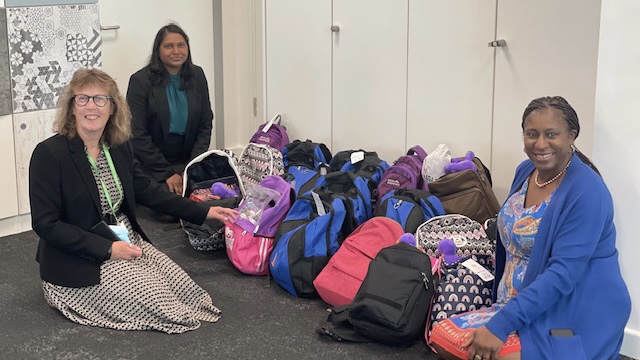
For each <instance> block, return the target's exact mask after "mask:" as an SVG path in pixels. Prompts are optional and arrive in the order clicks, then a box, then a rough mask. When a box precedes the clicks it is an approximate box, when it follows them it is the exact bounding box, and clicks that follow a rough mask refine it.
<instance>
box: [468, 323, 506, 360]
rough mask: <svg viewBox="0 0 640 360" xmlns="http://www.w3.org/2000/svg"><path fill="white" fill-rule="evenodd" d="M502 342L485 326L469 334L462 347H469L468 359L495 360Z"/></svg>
mask: <svg viewBox="0 0 640 360" xmlns="http://www.w3.org/2000/svg"><path fill="white" fill-rule="evenodd" d="M502 345H503V342H502V340H500V339H499V338H497V337H496V336H495V335H493V334H492V333H491V331H489V329H487V328H486V327H485V326H481V327H479V328H478V329H477V330H476V331H474V332H472V333H470V334H469V337H468V338H467V341H466V342H465V343H464V344H462V347H464V348H468V349H469V353H468V354H469V356H468V360H497V359H498V353H499V352H500V349H502Z"/></svg>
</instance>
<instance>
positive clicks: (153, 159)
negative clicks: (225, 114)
mask: <svg viewBox="0 0 640 360" xmlns="http://www.w3.org/2000/svg"><path fill="white" fill-rule="evenodd" d="M150 74H151V72H150V70H149V66H146V67H144V68H142V69H141V70H139V71H138V72H136V73H135V74H133V75H131V78H130V79H129V88H128V90H127V102H128V103H129V108H130V109H131V114H132V115H133V119H132V122H133V124H132V125H133V140H132V143H133V149H134V151H135V154H136V156H137V157H138V160H140V162H141V163H142V165H143V166H144V168H145V170H147V172H148V173H150V174H151V176H152V177H153V179H154V180H156V181H157V182H162V181H164V180H166V179H167V178H168V177H170V176H171V175H173V174H174V173H175V171H174V169H173V167H172V166H171V165H172V164H170V163H169V162H168V161H167V159H166V158H165V155H164V154H166V153H165V146H166V139H167V137H168V136H169V116H170V115H169V102H168V101H167V91H166V85H164V84H158V85H152V84H151V81H150V80H149V79H150ZM186 93H187V103H188V107H189V114H188V117H187V129H186V132H185V134H184V147H183V149H182V155H183V162H184V164H186V163H187V162H189V160H191V159H193V158H194V157H196V156H198V155H200V154H202V153H203V152H205V151H207V150H208V149H209V143H210V142H211V127H212V120H213V111H212V110H211V101H210V99H209V87H208V85H207V79H206V77H205V76H204V72H203V71H202V68H201V67H199V66H196V65H193V78H192V81H191V82H190V85H189V86H188V87H187V88H186ZM181 175H182V174H181Z"/></svg>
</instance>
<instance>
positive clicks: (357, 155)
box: [351, 151, 364, 164]
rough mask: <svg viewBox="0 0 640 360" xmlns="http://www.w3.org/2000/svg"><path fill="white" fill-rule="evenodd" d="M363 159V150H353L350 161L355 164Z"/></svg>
mask: <svg viewBox="0 0 640 360" xmlns="http://www.w3.org/2000/svg"><path fill="white" fill-rule="evenodd" d="M362 160H364V151H354V152H352V153H351V163H352V164H357V163H359V162H360V161H362Z"/></svg>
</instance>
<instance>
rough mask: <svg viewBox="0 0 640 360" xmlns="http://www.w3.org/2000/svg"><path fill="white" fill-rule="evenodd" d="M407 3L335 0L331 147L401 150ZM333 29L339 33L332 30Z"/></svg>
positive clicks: (390, 154) (388, 154)
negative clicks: (336, 27)
mask: <svg viewBox="0 0 640 360" xmlns="http://www.w3.org/2000/svg"><path fill="white" fill-rule="evenodd" d="M408 6H409V4H408V0H393V1H388V0H334V1H333V25H336V26H339V31H334V32H333V34H334V35H333V42H334V47H333V116H332V119H333V129H332V140H333V142H332V149H333V151H334V153H335V152H337V151H340V150H348V149H358V148H362V149H365V150H369V151H372V150H375V151H377V152H378V155H379V156H380V157H381V158H382V159H384V160H387V161H388V162H391V161H393V160H395V159H396V158H397V157H398V156H400V155H401V154H402V153H404V152H405V151H406V138H405V136H406V134H405V131H406V118H407V114H406V109H407V107H406V95H407V22H408V15H407V14H408ZM336 30H338V29H336Z"/></svg>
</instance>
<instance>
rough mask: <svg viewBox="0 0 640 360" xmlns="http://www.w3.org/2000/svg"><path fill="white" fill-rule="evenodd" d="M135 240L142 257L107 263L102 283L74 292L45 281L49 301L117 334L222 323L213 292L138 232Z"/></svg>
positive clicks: (81, 320) (179, 330) (175, 330)
mask: <svg viewBox="0 0 640 360" xmlns="http://www.w3.org/2000/svg"><path fill="white" fill-rule="evenodd" d="M130 238H131V240H132V242H133V243H134V244H135V245H137V246H139V247H140V248H141V249H142V253H143V255H142V257H140V258H136V259H134V260H108V261H105V262H104V263H103V264H102V267H101V269H100V284H98V285H93V286H88V287H82V288H69V287H64V286H58V285H53V284H51V283H48V282H43V284H42V287H43V290H44V296H45V298H46V300H47V303H48V304H49V305H51V306H52V307H54V308H56V309H58V310H60V311H61V312H62V313H63V314H64V316H66V317H67V318H69V319H70V320H72V321H74V322H76V323H78V324H82V325H90V326H97V327H104V328H111V329H117V330H158V331H163V332H166V333H169V334H173V333H183V332H185V331H189V330H195V329H197V328H198V327H200V321H208V322H216V321H218V319H220V316H221V312H220V310H218V309H217V308H216V307H215V306H214V305H213V302H212V300H211V297H210V296H209V294H207V292H206V291H204V289H202V288H201V287H200V286H198V285H197V284H196V283H195V282H193V280H192V279H191V278H190V277H189V275H187V273H185V272H184V270H182V268H180V266H178V264H176V263H175V262H173V261H172V260H171V259H169V257H167V256H166V255H165V254H163V253H162V252H160V251H159V250H157V249H156V248H155V247H154V246H153V245H151V244H149V243H148V242H146V241H143V240H142V238H141V237H140V236H139V235H138V234H137V233H132V234H130Z"/></svg>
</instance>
